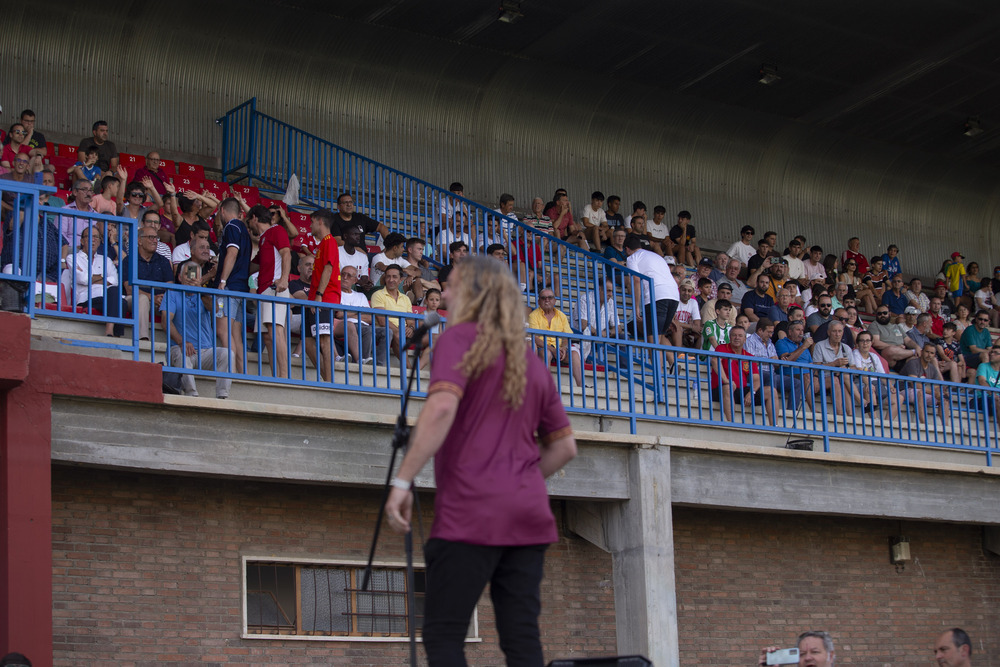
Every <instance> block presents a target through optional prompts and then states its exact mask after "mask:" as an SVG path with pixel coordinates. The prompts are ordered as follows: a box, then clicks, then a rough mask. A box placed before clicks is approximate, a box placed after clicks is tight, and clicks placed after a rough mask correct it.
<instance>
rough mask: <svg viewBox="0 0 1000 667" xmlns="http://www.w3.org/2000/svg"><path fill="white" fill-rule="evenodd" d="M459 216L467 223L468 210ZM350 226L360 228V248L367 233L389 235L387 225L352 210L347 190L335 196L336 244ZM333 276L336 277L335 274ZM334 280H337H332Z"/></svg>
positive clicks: (352, 203) (459, 193)
mask: <svg viewBox="0 0 1000 667" xmlns="http://www.w3.org/2000/svg"><path fill="white" fill-rule="evenodd" d="M452 185H458V186H459V188H461V183H453V184H452ZM457 194H458V195H459V196H461V194H462V192H461V190H459V192H458V193H457ZM442 206H444V202H442ZM459 217H460V218H465V220H466V224H468V217H469V216H468V211H465V214H464V215H460V216H459ZM352 227H360V228H361V238H362V242H361V243H360V244H359V245H361V247H362V249H364V247H365V244H364V239H365V238H367V237H368V235H369V234H378V235H379V236H381V237H382V238H383V239H384V238H385V237H386V236H388V235H389V228H388V227H386V226H385V225H383V224H382V223H381V222H379V221H378V220H376V219H374V218H371V217H369V216H367V215H365V214H364V213H358V212H356V211H355V210H354V197H352V196H351V194H350V193H349V192H341V193H340V195H339V196H338V197H337V215H336V217H335V218H334V225H333V229H332V233H333V237H334V238H335V239H336V241H337V243H338V244H340V243H343V242H344V230H345V229H350V228H352ZM442 229H443V228H442ZM337 275H339V274H337ZM365 275H367V274H365ZM334 278H336V275H335V276H334ZM334 282H338V281H337V280H334Z"/></svg>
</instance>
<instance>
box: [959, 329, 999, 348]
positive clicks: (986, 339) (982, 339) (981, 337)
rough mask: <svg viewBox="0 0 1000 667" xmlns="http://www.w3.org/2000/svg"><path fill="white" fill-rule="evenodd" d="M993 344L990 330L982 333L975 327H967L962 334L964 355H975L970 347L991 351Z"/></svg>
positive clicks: (984, 330)
mask: <svg viewBox="0 0 1000 667" xmlns="http://www.w3.org/2000/svg"><path fill="white" fill-rule="evenodd" d="M992 344H993V338H992V337H991V336H990V330H989V329H983V330H982V331H976V327H975V326H971V327H965V331H963V332H962V354H965V355H969V354H975V353H974V352H973V351H972V350H971V349H970V348H969V346H970V345H975V346H976V347H978V348H979V349H980V350H988V349H990V345H992Z"/></svg>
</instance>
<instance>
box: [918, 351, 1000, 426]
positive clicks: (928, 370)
mask: <svg viewBox="0 0 1000 667" xmlns="http://www.w3.org/2000/svg"><path fill="white" fill-rule="evenodd" d="M987 347H989V346H987ZM902 374H903V375H906V376H908V377H915V378H926V379H928V380H938V381H942V382H943V381H944V377H942V375H941V371H940V370H939V368H938V364H937V350H936V349H935V347H934V345H933V344H928V345H926V346H924V348H923V349H922V350H920V354H919V356H918V357H917V358H916V359H910V360H909V361H907V362H906V364H905V365H904V366H903V371H902ZM905 395H906V400H907V402H909V403H911V404H913V405H915V406H916V408H917V420H918V421H920V422H927V408H928V407H930V408H931V410H932V412H933V414H932V415H931V418H932V419H933V418H934V416H935V415H938V414H939V415H941V423H942V424H943V425H945V426H947V425H948V422H950V421H951V409H950V404H949V398H948V397H949V392H948V390H947V389H945V388H944V387H942V386H941V385H933V384H916V383H908V384H907V387H906V392H905Z"/></svg>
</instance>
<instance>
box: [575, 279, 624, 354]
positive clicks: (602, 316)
mask: <svg viewBox="0 0 1000 667" xmlns="http://www.w3.org/2000/svg"><path fill="white" fill-rule="evenodd" d="M599 284H600V286H601V290H600V294H598V293H597V291H596V290H587V291H586V292H583V293H582V294H581V295H580V300H579V301H578V302H577V304H576V310H575V311H574V319H573V325H572V330H573V332H574V333H582V334H583V335H585V336H601V337H605V338H619V337H622V336H624V335H625V325H624V323H622V321H621V319H619V317H618V307H617V305H616V304H615V296H614V294H615V283H614V281H613V280H612V279H611V278H605V279H604V280H603V281H601V282H600V283H599ZM590 351H591V341H589V340H585V341H583V342H582V354H583V358H584V359H589V358H590ZM604 356H605V355H604V350H603V349H601V348H599V349H598V358H599V359H601V360H603V358H604Z"/></svg>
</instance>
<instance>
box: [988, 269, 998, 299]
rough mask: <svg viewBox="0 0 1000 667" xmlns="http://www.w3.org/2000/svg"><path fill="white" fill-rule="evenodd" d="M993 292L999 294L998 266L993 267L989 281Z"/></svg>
mask: <svg viewBox="0 0 1000 667" xmlns="http://www.w3.org/2000/svg"><path fill="white" fill-rule="evenodd" d="M989 282H990V287H991V288H993V293H994V294H1000V266H994V267H993V278H992V279H991V280H990V281H989Z"/></svg>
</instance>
